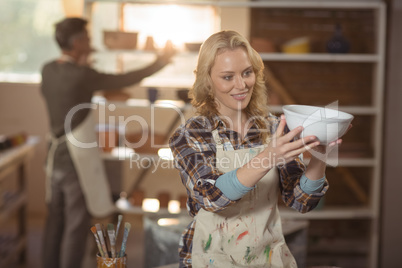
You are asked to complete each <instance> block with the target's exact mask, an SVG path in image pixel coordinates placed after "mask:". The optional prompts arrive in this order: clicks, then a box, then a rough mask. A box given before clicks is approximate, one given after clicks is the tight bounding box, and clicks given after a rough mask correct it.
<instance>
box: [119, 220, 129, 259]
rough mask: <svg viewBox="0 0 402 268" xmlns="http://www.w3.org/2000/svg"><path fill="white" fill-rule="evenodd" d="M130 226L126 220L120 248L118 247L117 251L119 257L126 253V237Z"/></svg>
mask: <svg viewBox="0 0 402 268" xmlns="http://www.w3.org/2000/svg"><path fill="white" fill-rule="evenodd" d="M130 228H131V224H130V223H128V222H126V223H125V224H124V236H123V242H122V243H121V249H120V253H119V257H120V258H122V257H124V254H125V253H126V245H127V238H128V233H129V232H130Z"/></svg>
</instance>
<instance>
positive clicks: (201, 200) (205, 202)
mask: <svg viewBox="0 0 402 268" xmlns="http://www.w3.org/2000/svg"><path fill="white" fill-rule="evenodd" d="M266 119H267V120H269V122H270V126H271V128H270V130H269V131H270V133H274V132H275V131H276V128H277V127H278V124H279V119H278V118H277V117H276V116H274V115H270V116H268V117H267V118H266ZM214 129H218V132H219V137H220V138H221V140H222V141H223V144H224V148H225V150H228V149H234V150H238V149H244V148H253V147H256V146H260V145H262V141H261V139H260V136H259V134H260V131H261V130H259V129H257V126H256V125H255V124H252V126H251V128H250V129H249V131H248V132H247V134H246V136H245V138H244V139H243V140H242V139H241V137H240V136H239V135H238V133H237V132H235V131H232V130H230V129H227V127H226V125H225V122H224V121H222V120H221V119H220V118H219V117H218V116H216V117H215V118H213V119H212V120H208V119H207V118H205V117H201V116H198V117H193V118H191V119H189V120H188V121H187V122H186V124H185V125H182V126H180V127H179V128H178V129H177V130H176V131H175V133H174V134H173V135H172V136H171V138H170V140H169V146H170V148H171V149H172V152H173V156H174V158H175V160H174V161H175V166H176V168H177V169H178V170H179V171H180V176H181V180H182V183H183V185H184V186H185V187H186V190H187V195H188V199H187V209H188V212H189V214H190V216H192V217H194V216H195V215H197V213H198V211H199V210H200V209H201V208H203V209H205V210H207V211H210V212H218V211H220V210H223V209H225V208H226V207H227V206H230V205H231V204H233V203H235V202H236V201H231V200H229V199H228V198H227V197H226V196H225V195H224V194H223V193H222V192H221V191H220V190H219V189H218V188H217V187H215V181H216V179H217V178H218V177H219V176H221V175H222V174H223V173H221V172H220V171H219V170H218V169H217V168H216V167H215V163H216V158H215V156H216V146H215V142H214V140H213V137H212V133H211V132H212V130H214ZM287 131H288V130H287ZM227 145H229V146H227ZM277 168H278V169H279V176H280V184H279V186H280V191H281V195H282V199H283V201H284V203H285V204H286V206H288V207H291V208H294V209H295V210H297V211H299V212H302V213H305V212H308V211H310V210H312V209H313V208H314V207H315V206H316V205H317V204H318V202H319V201H320V199H321V197H322V196H323V195H324V194H325V192H326V191H327V189H328V181H325V184H324V187H323V189H322V191H321V192H320V193H316V194H311V195H309V194H307V193H305V192H303V191H302V190H301V188H300V177H301V176H302V174H303V173H304V171H305V165H304V164H303V162H302V161H301V159H299V158H297V159H296V160H294V161H292V162H289V163H287V164H286V165H283V166H279V167H277ZM195 225H196V221H195V220H193V221H192V222H191V223H190V224H189V226H188V227H187V228H186V230H185V231H184V232H183V234H182V238H181V241H180V246H179V254H180V267H191V266H192V265H191V252H192V241H193V236H194V228H195Z"/></svg>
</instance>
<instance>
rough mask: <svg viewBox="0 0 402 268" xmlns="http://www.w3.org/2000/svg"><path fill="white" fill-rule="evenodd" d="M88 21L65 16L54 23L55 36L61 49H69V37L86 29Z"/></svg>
mask: <svg viewBox="0 0 402 268" xmlns="http://www.w3.org/2000/svg"><path fill="white" fill-rule="evenodd" d="M87 23H88V21H87V20H84V19H81V18H66V19H64V20H62V21H60V22H58V23H57V24H56V31H55V38H56V42H57V44H58V45H59V47H60V48H61V49H66V50H69V49H71V38H72V37H73V36H75V35H76V34H79V33H82V32H83V31H84V30H85V29H86V25H87Z"/></svg>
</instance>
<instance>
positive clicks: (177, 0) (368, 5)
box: [85, 0, 383, 9]
mask: <svg viewBox="0 0 402 268" xmlns="http://www.w3.org/2000/svg"><path fill="white" fill-rule="evenodd" d="M85 2H86V3H97V2H104V3H132V4H159V5H163V4H165V5H168V4H174V5H201V6H205V5H208V6H216V7H250V8H259V7H266V8H349V9H372V8H378V7H381V6H383V5H382V3H381V2H380V1H374V0H373V1H370V2H363V1H219V0H217V1H210V0H209V1H208V0H206V1H202V0H85Z"/></svg>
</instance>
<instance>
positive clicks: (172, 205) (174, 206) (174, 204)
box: [168, 200, 180, 214]
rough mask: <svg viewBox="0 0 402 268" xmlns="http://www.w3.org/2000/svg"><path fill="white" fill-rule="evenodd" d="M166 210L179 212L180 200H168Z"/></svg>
mask: <svg viewBox="0 0 402 268" xmlns="http://www.w3.org/2000/svg"><path fill="white" fill-rule="evenodd" d="M168 211H169V213H172V214H179V213H180V202H179V201H177V200H170V201H169V204H168Z"/></svg>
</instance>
